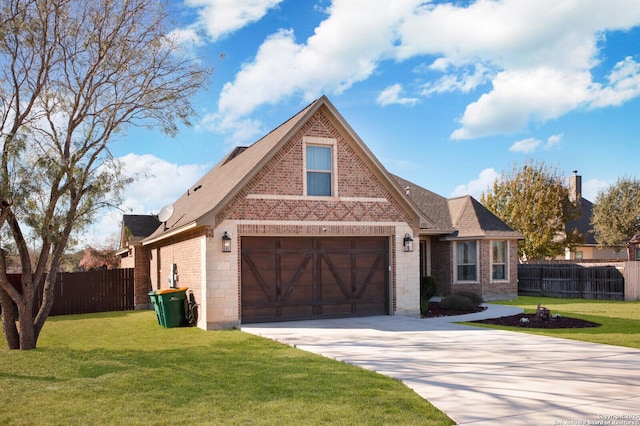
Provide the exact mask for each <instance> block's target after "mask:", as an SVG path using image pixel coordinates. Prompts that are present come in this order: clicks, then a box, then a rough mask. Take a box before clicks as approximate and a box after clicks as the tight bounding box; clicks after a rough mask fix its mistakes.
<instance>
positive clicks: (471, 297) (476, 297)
mask: <svg viewBox="0 0 640 426" xmlns="http://www.w3.org/2000/svg"><path fill="white" fill-rule="evenodd" d="M454 294H459V295H460V296H464V297H466V298H467V299H469V300H471V301H472V302H473V303H475V305H476V306H478V305H481V304H483V303H484V299H483V298H482V296H480V295H479V294H478V293H474V292H472V291H456V292H455V293H454Z"/></svg>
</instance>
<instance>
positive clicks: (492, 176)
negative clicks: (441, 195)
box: [451, 168, 499, 200]
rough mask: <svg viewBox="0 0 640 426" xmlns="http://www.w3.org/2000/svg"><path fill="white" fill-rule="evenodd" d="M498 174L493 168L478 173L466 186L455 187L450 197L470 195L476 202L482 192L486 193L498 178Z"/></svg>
mask: <svg viewBox="0 0 640 426" xmlns="http://www.w3.org/2000/svg"><path fill="white" fill-rule="evenodd" d="M498 176H499V175H498V172H496V171H495V170H494V169H493V168H488V169H484V170H482V171H481V172H480V174H479V175H478V178H477V179H474V180H472V181H471V182H469V183H467V184H462V185H458V186H456V188H455V189H454V190H453V192H452V193H451V197H461V196H463V195H471V196H472V197H473V198H475V199H476V200H479V199H480V196H481V195H482V193H483V192H487V191H488V190H489V189H490V188H491V185H493V182H494V181H495V180H496V179H497V178H498Z"/></svg>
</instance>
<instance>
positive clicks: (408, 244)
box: [402, 234, 413, 252]
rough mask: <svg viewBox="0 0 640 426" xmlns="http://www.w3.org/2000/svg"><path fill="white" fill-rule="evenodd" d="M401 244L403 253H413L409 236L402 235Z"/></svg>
mask: <svg viewBox="0 0 640 426" xmlns="http://www.w3.org/2000/svg"><path fill="white" fill-rule="evenodd" d="M402 244H403V245H404V251H407V252H409V251H413V238H411V235H409V234H404V240H403V243H402Z"/></svg>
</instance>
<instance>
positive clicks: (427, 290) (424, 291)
mask: <svg viewBox="0 0 640 426" xmlns="http://www.w3.org/2000/svg"><path fill="white" fill-rule="evenodd" d="M437 291H438V282H437V281H436V279H435V278H434V277H422V279H421V280H420V313H421V314H422V315H426V314H427V312H429V300H431V298H432V297H433V296H435V295H436V292H437Z"/></svg>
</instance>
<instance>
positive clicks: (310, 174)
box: [304, 137, 336, 197]
mask: <svg viewBox="0 0 640 426" xmlns="http://www.w3.org/2000/svg"><path fill="white" fill-rule="evenodd" d="M335 144H336V140H335V139H329V138H316V137H308V138H305V145H304V167H305V176H304V177H305V192H306V195H308V196H318V197H331V196H336V190H335Z"/></svg>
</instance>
